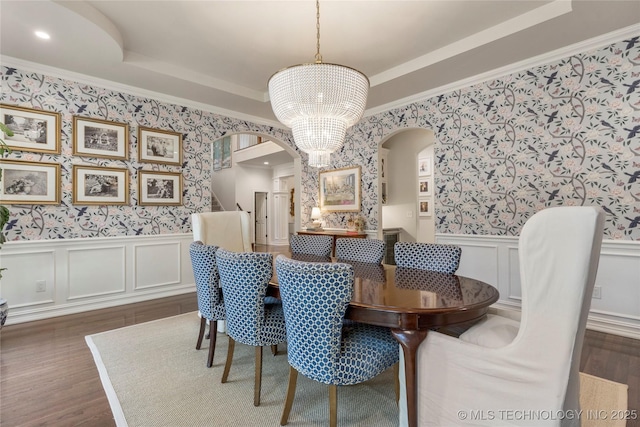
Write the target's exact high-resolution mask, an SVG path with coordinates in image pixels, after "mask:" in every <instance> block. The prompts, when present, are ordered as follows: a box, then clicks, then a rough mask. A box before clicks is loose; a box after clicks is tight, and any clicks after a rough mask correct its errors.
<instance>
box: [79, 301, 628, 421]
mask: <svg viewBox="0 0 640 427" xmlns="http://www.w3.org/2000/svg"><path fill="white" fill-rule="evenodd" d="M199 324H200V319H199V318H198V316H197V314H196V313H195V312H194V313H187V314H183V315H179V316H175V317H170V318H166V319H161V320H156V321H153V322H148V323H142V324H139V325H134V326H128V327H125V328H121V329H116V330H113V331H108V332H103V333H100V334H95V335H91V336H87V337H86V341H87V344H88V345H89V347H90V348H91V352H92V353H93V357H94V359H95V362H96V365H97V367H98V371H99V373H100V378H101V380H102V384H103V386H104V389H105V392H106V394H107V397H108V399H109V404H110V405H111V410H112V411H113V415H114V419H115V421H116V424H117V425H118V426H131V427H180V426H189V427H199V426H203V427H204V426H242V427H251V426H277V425H279V422H280V415H281V413H282V405H283V402H284V396H285V392H286V387H287V379H288V369H289V365H288V363H287V356H286V354H285V352H284V351H282V350H281V351H280V352H279V353H278V355H277V356H275V357H274V356H272V355H271V352H270V351H269V350H268V349H267V348H265V350H264V361H263V371H262V375H263V376H262V397H261V404H260V406H259V407H254V406H253V372H254V371H253V369H254V364H253V363H254V352H253V347H248V346H244V345H241V344H238V345H236V349H235V355H234V360H233V366H232V367H231V373H230V374H229V381H228V382H227V383H226V384H221V383H220V378H221V376H222V370H223V366H224V359H225V357H226V354H227V337H226V335H223V334H219V335H218V343H217V345H216V357H215V360H214V365H213V367H212V368H209V369H207V368H206V366H205V362H206V358H207V351H208V348H207V344H208V341H206V340H205V343H203V345H202V349H201V350H196V349H195V342H196V338H197V334H198V328H199ZM280 347H281V348H282V347H283V346H280ZM580 384H581V394H580V403H581V406H582V410H583V416H582V427H614V426H615V427H623V426H624V425H625V423H624V422H618V423H614V422H612V420H611V415H610V414H611V413H612V410H613V409H620V410H624V409H627V386H626V385H624V384H618V383H614V382H612V381H608V380H604V379H601V378H598V377H594V376H591V375H586V374H580ZM328 406H329V404H328V390H327V387H326V386H325V385H323V384H320V383H317V382H315V381H312V380H310V379H308V378H305V377H304V376H302V375H299V376H298V387H297V391H296V397H295V400H294V403H293V409H292V411H291V415H290V416H289V425H290V426H292V427H295V426H324V425H326V424H327V421H328V419H329V409H328ZM604 414H606V415H607V416H604ZM605 418H606V419H605ZM338 424H339V425H342V426H376V427H377V426H380V427H384V426H397V425H398V408H397V406H396V403H395V393H394V379H393V369H390V370H388V371H387V372H385V373H383V374H382V375H380V376H378V377H376V378H374V379H373V380H371V381H369V382H367V383H364V384H359V385H355V386H349V387H341V388H339V389H338Z"/></svg>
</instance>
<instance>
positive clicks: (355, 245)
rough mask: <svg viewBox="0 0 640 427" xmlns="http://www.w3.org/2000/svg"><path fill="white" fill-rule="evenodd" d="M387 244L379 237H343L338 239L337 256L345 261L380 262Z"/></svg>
mask: <svg viewBox="0 0 640 427" xmlns="http://www.w3.org/2000/svg"><path fill="white" fill-rule="evenodd" d="M386 247H387V245H386V244H385V243H384V241H382V240H378V239H357V238H354V237H341V238H339V239H337V240H336V258H338V260H339V261H340V260H345V261H358V262H371V263H375V264H380V263H381V262H382V259H383V258H384V251H385V249H386Z"/></svg>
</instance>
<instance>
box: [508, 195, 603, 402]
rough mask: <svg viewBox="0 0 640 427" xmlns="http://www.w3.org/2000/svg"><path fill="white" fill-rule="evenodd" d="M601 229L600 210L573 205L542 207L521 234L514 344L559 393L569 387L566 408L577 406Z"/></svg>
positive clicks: (600, 241)
mask: <svg viewBox="0 0 640 427" xmlns="http://www.w3.org/2000/svg"><path fill="white" fill-rule="evenodd" d="M603 229H604V212H603V211H602V210H601V209H600V208H595V207H583V206H575V207H555V208H548V209H544V210H542V211H540V212H538V213H536V214H535V215H534V216H532V217H531V218H530V219H529V220H528V221H527V222H526V224H525V225H524V227H523V228H522V232H521V233H520V241H519V245H518V252H519V261H520V282H521V287H522V316H521V321H520V329H519V331H518V335H517V336H516V338H515V340H514V342H513V345H514V346H516V347H520V354H521V355H522V357H527V358H529V359H530V363H531V365H532V366H535V367H537V369H538V370H539V371H540V372H545V374H546V375H550V380H551V382H552V383H555V382H558V384H559V385H560V389H559V390H558V392H559V393H563V392H564V391H565V390H564V385H567V389H566V395H565V396H566V401H565V408H564V409H578V408H579V393H578V391H579V375H578V370H579V367H580V357H581V352H582V342H583V339H584V332H585V329H586V324H587V316H588V314H589V309H590V307H591V296H592V295H593V287H594V284H595V279H596V273H597V270H598V262H599V259H600V248H601V245H602V237H603ZM531 348H535V349H536V351H534V352H531ZM551 350H552V351H551ZM567 405H568V406H567Z"/></svg>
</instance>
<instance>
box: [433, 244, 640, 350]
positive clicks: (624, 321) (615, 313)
mask: <svg viewBox="0 0 640 427" xmlns="http://www.w3.org/2000/svg"><path fill="white" fill-rule="evenodd" d="M436 242H437V243H446V244H452V245H458V246H460V247H461V248H462V258H461V260H460V268H459V269H458V271H457V274H460V275H461V276H467V277H473V278H477V279H480V280H482V281H485V282H487V283H490V284H492V285H494V286H495V287H496V288H498V291H499V292H500V300H499V301H498V302H497V303H496V304H494V306H493V308H494V309H496V310H498V311H506V312H512V313H510V315H514V314H516V315H517V314H519V312H520V307H521V296H522V294H521V287H520V272H519V261H518V237H517V236H480V235H465V234H441V233H439V234H436ZM595 286H596V290H597V291H599V296H600V298H592V300H591V310H590V311H589V320H588V321H587V328H588V329H592V330H596V331H601V332H606V333H610V334H615V335H621V336H626V337H630V338H635V339H640V242H638V241H626V240H625V241H622V240H604V241H603V242H602V249H601V251H600V264H599V266H598V275H597V277H596V284H595ZM596 293H597V292H594V294H596ZM513 312H515V313H513Z"/></svg>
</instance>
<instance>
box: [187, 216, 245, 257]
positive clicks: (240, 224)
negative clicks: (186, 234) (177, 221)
mask: <svg viewBox="0 0 640 427" xmlns="http://www.w3.org/2000/svg"><path fill="white" fill-rule="evenodd" d="M191 224H192V228H193V240H200V241H201V242H203V243H204V244H206V245H216V246H218V247H220V248H224V249H226V250H228V251H234V252H251V251H252V249H251V217H250V215H249V213H248V212H245V211H221V212H202V213H194V214H192V215H191Z"/></svg>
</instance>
